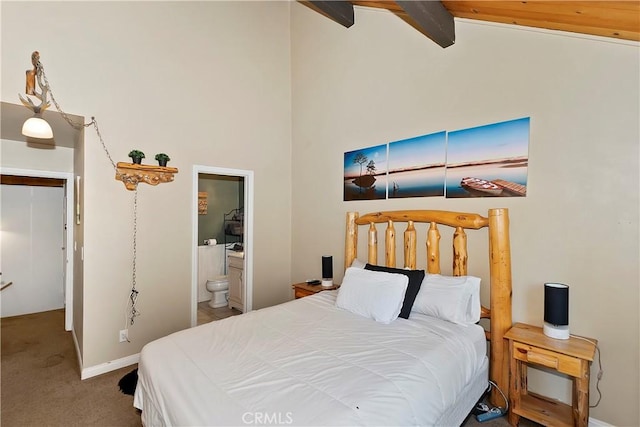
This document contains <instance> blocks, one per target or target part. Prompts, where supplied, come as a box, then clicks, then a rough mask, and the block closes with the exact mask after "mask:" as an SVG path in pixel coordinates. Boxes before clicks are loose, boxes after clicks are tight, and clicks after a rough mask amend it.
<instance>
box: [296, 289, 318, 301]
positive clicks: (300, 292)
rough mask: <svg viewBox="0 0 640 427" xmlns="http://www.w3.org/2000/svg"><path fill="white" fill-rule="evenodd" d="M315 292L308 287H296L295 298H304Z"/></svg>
mask: <svg viewBox="0 0 640 427" xmlns="http://www.w3.org/2000/svg"><path fill="white" fill-rule="evenodd" d="M314 293H315V292H311V291H307V290H306V289H300V288H296V291H295V295H294V296H295V298H296V299H297V298H304V297H307V296H309V295H313V294H314Z"/></svg>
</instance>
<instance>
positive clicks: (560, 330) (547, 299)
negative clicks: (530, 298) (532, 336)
mask: <svg viewBox="0 0 640 427" xmlns="http://www.w3.org/2000/svg"><path fill="white" fill-rule="evenodd" d="M544 334H545V335H547V336H549V337H551V338H556V339H568V338H569V286H567V285H565V284H562V283H545V284H544Z"/></svg>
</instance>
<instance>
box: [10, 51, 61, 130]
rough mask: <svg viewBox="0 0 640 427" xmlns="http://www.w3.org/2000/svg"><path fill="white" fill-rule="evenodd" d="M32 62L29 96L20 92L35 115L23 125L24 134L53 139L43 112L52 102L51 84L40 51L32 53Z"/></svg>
mask: <svg viewBox="0 0 640 427" xmlns="http://www.w3.org/2000/svg"><path fill="white" fill-rule="evenodd" d="M31 64H33V69H32V70H27V72H26V74H27V76H26V80H27V83H26V89H25V93H26V94H27V97H26V98H24V97H22V95H20V94H18V96H19V97H20V101H22V103H23V104H24V106H25V107H27V108H28V109H30V110H31V111H33V113H34V116H33V117H30V118H28V119H27V120H26V121H25V122H24V124H23V125H22V134H23V135H24V136H27V137H31V138H38V139H51V138H53V129H51V126H50V125H49V123H47V121H46V120H45V119H43V118H42V112H43V111H44V110H46V109H47V108H49V106H50V105H51V104H49V101H47V94H48V93H49V84H48V83H47V82H46V79H45V78H44V73H43V70H42V64H41V63H40V53H38V51H35V52H33V53H32V54H31ZM36 83H37V84H38V87H39V88H40V93H38V92H36ZM29 95H31V96H34V97H36V98H37V99H38V100H40V104H39V105H36V104H35V103H34V102H33V101H32V100H31V98H29Z"/></svg>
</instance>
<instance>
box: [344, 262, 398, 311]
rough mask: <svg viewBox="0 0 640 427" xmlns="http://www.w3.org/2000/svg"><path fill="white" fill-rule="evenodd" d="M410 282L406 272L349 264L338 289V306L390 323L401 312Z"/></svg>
mask: <svg viewBox="0 0 640 427" xmlns="http://www.w3.org/2000/svg"><path fill="white" fill-rule="evenodd" d="M408 283H409V279H408V278H407V276H405V275H404V274H394V273H385V272H380V271H371V270H364V269H362V268H356V267H349V268H347V270H346V271H345V273H344V278H343V279H342V285H340V290H339V291H338V298H337V299H336V307H338V308H342V309H345V310H348V311H350V312H352V313H355V314H359V315H360V316H364V317H368V318H370V319H373V320H375V321H376V322H380V323H385V324H388V323H391V322H393V321H394V320H395V319H396V318H397V317H398V314H400V309H401V308H402V303H403V301H404V293H405V292H406V290H407V285H408Z"/></svg>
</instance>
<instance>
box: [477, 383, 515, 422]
mask: <svg viewBox="0 0 640 427" xmlns="http://www.w3.org/2000/svg"><path fill="white" fill-rule="evenodd" d="M492 387H495V388H496V389H497V390H498V391H499V392H500V394H501V395H502V398H503V399H504V404H505V407H504V408H502V407H500V406H494V407H489V406H488V405H486V404H484V403H482V402H480V403H479V404H478V407H476V408H478V410H479V412H480V413H478V414H476V419H477V420H478V422H481V423H483V422H485V421H489V420H493V419H495V418H499V417H502V416H503V415H505V414H506V413H507V412H509V400H508V399H507V396H505V394H504V393H503V392H502V390H500V387H498V384H496V383H494V382H493V381H491V380H489V388H488V389H487V391H486V393H489V392H490V391H491V388H492Z"/></svg>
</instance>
